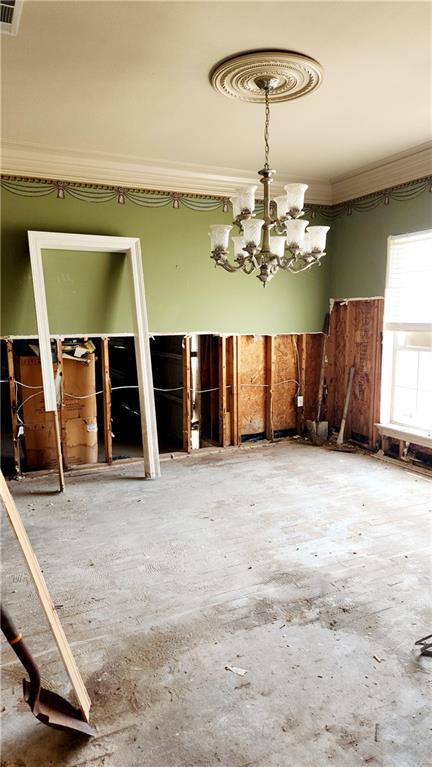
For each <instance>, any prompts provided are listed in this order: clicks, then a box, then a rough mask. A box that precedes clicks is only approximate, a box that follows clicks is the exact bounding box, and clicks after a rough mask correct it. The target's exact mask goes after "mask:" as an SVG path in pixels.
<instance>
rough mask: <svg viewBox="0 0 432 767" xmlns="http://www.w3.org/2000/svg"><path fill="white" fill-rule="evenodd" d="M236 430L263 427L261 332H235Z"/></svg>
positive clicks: (246, 431)
mask: <svg viewBox="0 0 432 767" xmlns="http://www.w3.org/2000/svg"><path fill="white" fill-rule="evenodd" d="M238 343H239V352H238V366H239V371H238V372H239V433H240V435H241V436H245V435H252V434H264V433H265V430H266V387H265V384H266V344H265V336H239V338H238Z"/></svg>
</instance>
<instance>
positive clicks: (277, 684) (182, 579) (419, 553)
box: [1, 442, 432, 767]
mask: <svg viewBox="0 0 432 767" xmlns="http://www.w3.org/2000/svg"><path fill="white" fill-rule="evenodd" d="M140 475H141V466H138V465H133V466H131V465H128V466H122V467H120V466H114V467H113V468H112V469H111V470H110V471H106V472H104V473H103V474H99V475H96V474H88V475H85V476H81V477H74V478H67V488H66V493H65V494H64V495H58V494H57V493H56V492H55V490H56V480H55V477H49V478H44V479H38V480H34V479H31V480H24V481H22V482H20V483H11V488H12V491H13V493H14V496H15V498H16V501H17V504H18V507H19V509H20V511H21V512H22V515H23V519H24V522H25V524H26V526H27V530H28V533H29V536H30V539H31V541H32V543H33V545H34V548H35V550H36V553H37V555H38V558H39V561H40V563H41V566H42V568H43V570H44V574H45V577H46V580H47V583H48V586H49V588H50V589H51V592H52V595H53V598H54V602H55V604H56V605H57V609H58V612H59V615H60V617H61V620H62V622H63V625H64V628H65V631H66V634H67V635H68V637H69V639H70V641H71V645H72V648H73V652H74V654H75V656H76V659H77V662H78V665H79V667H80V669H81V671H82V674H83V677H84V680H85V682H86V684H87V686H88V690H89V693H90V696H91V698H92V700H93V709H92V721H93V723H94V725H95V726H96V728H97V731H98V735H97V737H96V738H95V739H94V740H92V741H88V742H86V741H85V742H82V741H80V740H79V739H78V738H71V737H69V736H68V735H66V734H63V733H60V732H57V731H53V730H50V729H48V728H47V727H44V725H42V724H40V723H38V722H37V721H36V719H34V717H33V716H32V715H31V713H30V712H29V710H28V709H27V707H26V706H25V704H23V702H22V701H21V700H20V698H21V679H22V676H23V673H22V671H21V668H20V667H19V665H18V663H17V662H16V661H15V659H14V658H15V656H14V655H13V653H12V651H11V649H10V648H9V647H8V646H7V645H6V643H5V642H4V641H3V642H2V661H3V675H2V682H3V702H2V706H3V707H2V718H1V721H2V730H3V751H2V766H3V767H30V766H31V767H34V766H36V765H37V767H54V766H55V767H57V766H59V765H62V767H63V765H64V766H65V767H66V766H67V767H195V766H196V767H198V766H199V767H201V766H202V765H205V766H206V767H207V766H208V767H221V766H223V767H322V765H327V764H330V765H334V766H337V767H339V766H340V767H342V766H344V767H345V765H346V766H347V767H355V766H356V765H370V766H371V767H376V765H380V766H382V767H384V766H385V767H390V765H391V767H428V766H430V765H431V764H432V756H431V754H432V748H431V743H432V738H431V735H432V732H431V728H432V722H431V719H430V718H429V715H428V705H429V703H430V699H431V698H430V690H431V685H430V683H431V675H430V673H431V669H432V659H431V658H429V659H428V658H420V657H419V654H418V652H417V650H416V649H415V648H414V642H415V640H416V639H419V638H420V637H422V636H423V635H425V634H429V633H430V632H431V631H432V620H431V615H430V613H428V611H427V604H428V601H429V600H428V589H429V587H430V564H431V560H430V540H431V537H430V533H431V522H432V513H431V509H432V498H431V484H430V481H429V480H428V479H425V478H423V477H421V476H417V475H415V474H412V473H409V472H407V471H404V470H402V469H399V468H397V467H393V466H389V465H387V464H383V463H380V462H378V461H375V460H374V459H373V458H370V457H368V456H362V455H356V454H342V453H334V452H327V451H325V450H323V449H319V448H313V447H309V446H306V445H299V444H296V443H286V442H285V443H279V444H275V445H273V446H263V447H260V448H254V449H239V450H237V451H232V452H228V453H226V454H222V453H220V454H215V455H212V456H208V455H207V456H200V455H194V456H192V457H190V458H187V459H185V460H182V461H179V462H175V461H172V462H171V463H169V462H168V463H164V464H163V470H162V478H161V479H160V480H159V481H154V482H145V481H143V480H142V479H141V478H140ZM3 534H4V539H3V540H4V543H3V597H4V601H5V603H6V604H7V605H8V607H9V609H10V611H11V613H12V615H13V616H14V618H15V620H16V622H17V623H18V624H19V626H20V628H22V629H23V630H24V632H25V635H26V637H27V639H28V644H29V645H30V647H31V648H32V650H33V651H34V653H35V655H36V657H37V660H38V662H39V664H40V666H41V668H42V672H43V677H44V682H45V685H46V686H51V687H52V688H54V689H56V690H57V691H58V692H60V693H61V694H68V693H69V683H68V680H67V678H66V676H65V672H64V669H63V667H62V664H61V662H60V660H59V658H58V655H57V652H56V649H55V646H54V644H53V640H52V638H51V635H50V634H49V631H48V629H47V626H46V624H45V621H44V619H43V616H42V613H41V610H40V608H39V605H38V604H37V603H36V601H35V597H34V594H33V591H32V589H31V586H30V582H29V578H28V577H27V574H26V572H25V571H24V568H23V563H22V559H21V555H20V553H19V551H18V547H17V544H16V541H15V539H14V537H13V535H12V533H11V531H10V529H9V526H8V524H7V523H4V524H3ZM227 665H230V666H235V667H241V668H243V669H246V671H247V673H246V674H245V675H244V676H238V675H237V674H235V673H233V672H232V671H227V670H225V666H227Z"/></svg>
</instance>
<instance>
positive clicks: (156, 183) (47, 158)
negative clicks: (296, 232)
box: [1, 141, 332, 205]
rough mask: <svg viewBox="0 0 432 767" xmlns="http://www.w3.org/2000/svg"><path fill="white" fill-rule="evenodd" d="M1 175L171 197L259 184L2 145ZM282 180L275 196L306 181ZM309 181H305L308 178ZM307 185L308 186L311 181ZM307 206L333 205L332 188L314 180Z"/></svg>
mask: <svg viewBox="0 0 432 767" xmlns="http://www.w3.org/2000/svg"><path fill="white" fill-rule="evenodd" d="M1 172H2V173H3V174H5V175H10V176H33V177H36V178H38V177H42V178H48V179H53V180H63V181H75V182H81V183H89V184H91V183H93V184H109V185H114V186H122V185H124V186H128V187H134V188H142V189H149V190H157V191H167V192H172V191H175V192H183V193H188V192H189V193H193V194H204V195H210V196H211V195H217V196H224V197H229V196H230V195H232V194H234V193H235V190H236V189H239V188H240V187H241V186H244V185H245V184H255V183H257V184H258V183H259V182H258V178H257V175H256V174H252V173H251V174H245V172H244V171H241V170H237V169H233V168H217V167H212V166H204V165H184V164H181V163H167V162H164V161H162V160H160V161H157V160H156V161H153V160H140V159H139V158H135V157H131V156H127V155H125V156H123V155H103V154H101V153H92V154H90V153H88V154H87V153H82V152H76V151H74V150H62V151H61V152H57V151H53V150H52V149H49V148H48V147H43V146H37V145H31V144H15V143H13V142H8V141H3V142H2V160H1ZM300 180H301V179H297V178H288V177H279V179H278V181H277V182H276V183H274V186H273V190H274V192H275V194H283V186H284V184H288V183H290V182H293V181H300ZM303 180H304V179H303ZM306 183H307V182H306ZM308 183H309V189H308V194H307V196H306V201H307V202H309V203H311V204H317V205H328V204H331V201H332V192H331V187H330V184H328V183H326V182H314V181H309V182H308Z"/></svg>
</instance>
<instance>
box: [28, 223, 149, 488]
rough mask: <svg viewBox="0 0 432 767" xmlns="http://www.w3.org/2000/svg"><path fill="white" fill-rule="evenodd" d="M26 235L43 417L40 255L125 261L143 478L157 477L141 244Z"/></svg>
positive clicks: (49, 373) (46, 343)
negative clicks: (80, 254) (107, 256)
mask: <svg viewBox="0 0 432 767" xmlns="http://www.w3.org/2000/svg"><path fill="white" fill-rule="evenodd" d="M27 234H28V242H29V249H30V263H31V270H32V277H33V289H34V297H35V306H36V320H37V329H38V338H39V353H40V360H41V369H42V384H43V394H44V402H45V410H46V411H47V412H55V413H56V412H57V396H56V390H55V382H54V369H53V365H52V358H51V341H50V332H49V324H48V308H47V300H46V291H45V280H44V273H43V264H42V251H43V250H70V251H92V252H102V253H118V254H119V255H121V256H123V257H126V260H127V264H128V267H129V277H130V290H131V299H132V317H133V324H134V339H135V354H136V367H137V376H138V390H139V403H140V413H141V432H142V441H143V453H144V472H145V476H146V478H148V479H153V478H155V477H159V476H160V462H159V450H158V438H157V428H156V411H155V400H154V390H153V376H152V366H151V357H150V340H149V331H148V322H147V310H146V302H145V293H144V274H143V268H142V259H141V245H140V240H139V239H138V238H137V237H110V236H99V235H93V234H67V233H64V232H37V231H29V232H27Z"/></svg>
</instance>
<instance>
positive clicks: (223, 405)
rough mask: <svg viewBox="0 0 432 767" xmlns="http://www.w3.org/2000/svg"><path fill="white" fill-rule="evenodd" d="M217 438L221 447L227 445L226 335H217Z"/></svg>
mask: <svg viewBox="0 0 432 767" xmlns="http://www.w3.org/2000/svg"><path fill="white" fill-rule="evenodd" d="M218 351H219V440H220V444H221V446H222V447H227V445H229V438H228V434H227V428H226V425H227V424H226V413H227V364H226V336H219V350H218Z"/></svg>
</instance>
